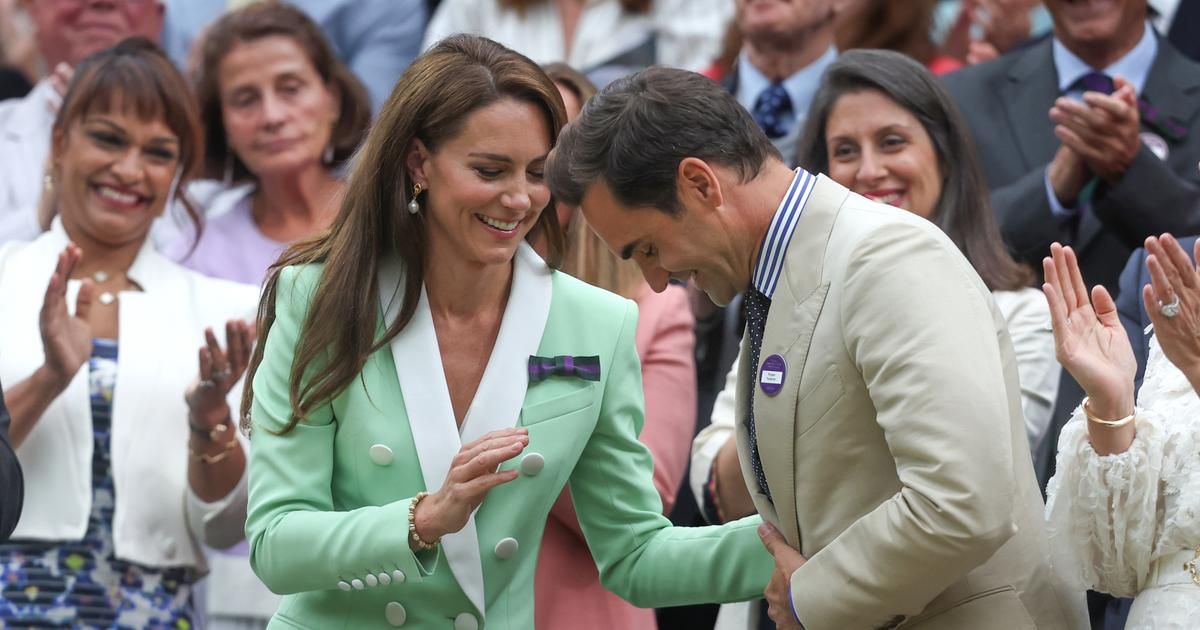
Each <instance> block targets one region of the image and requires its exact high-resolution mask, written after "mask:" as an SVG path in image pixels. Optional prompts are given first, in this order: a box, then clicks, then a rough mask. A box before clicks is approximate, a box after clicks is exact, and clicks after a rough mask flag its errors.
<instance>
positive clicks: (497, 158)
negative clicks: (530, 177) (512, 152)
mask: <svg viewBox="0 0 1200 630" xmlns="http://www.w3.org/2000/svg"><path fill="white" fill-rule="evenodd" d="M467 156H468V157H475V158H483V159H485V160H492V161H494V162H504V163H505V164H512V161H513V159H512V158H510V157H508V156H507V155H500V154H499V153H468V154H467ZM548 157H550V154H549V153H547V154H545V155H540V156H538V157H536V158H534V159H533V160H531V161H530V163H531V164H536V163H538V162H545V161H546V158H548Z"/></svg>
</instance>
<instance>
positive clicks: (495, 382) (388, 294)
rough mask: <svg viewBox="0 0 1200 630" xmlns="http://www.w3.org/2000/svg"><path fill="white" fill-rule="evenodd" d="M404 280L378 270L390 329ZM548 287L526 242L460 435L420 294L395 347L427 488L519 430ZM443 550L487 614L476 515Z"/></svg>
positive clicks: (393, 267) (397, 272) (392, 266)
mask: <svg viewBox="0 0 1200 630" xmlns="http://www.w3.org/2000/svg"><path fill="white" fill-rule="evenodd" d="M402 280H403V270H402V269H401V268H400V264H399V261H397V260H396V259H394V258H393V259H391V260H389V261H387V262H385V263H384V264H383V265H382V266H381V267H380V271H379V294H380V304H382V305H383V306H384V318H385V319H384V321H385V322H387V323H389V324H390V323H391V322H392V321H394V320H395V318H396V315H397V314H398V312H399V310H400V302H401V300H402V299H403V295H402V292H401V288H400V287H401V282H402ZM550 287H551V281H550V270H549V268H548V267H546V264H545V263H544V262H543V261H542V260H541V258H538V256H537V254H535V253H534V252H533V250H532V249H531V248H530V247H529V246H528V245H526V244H524V243H522V244H521V246H520V247H519V248H518V249H517V255H516V257H515V259H514V264H513V283H512V289H511V292H510V294H509V298H508V306H507V307H506V308H505V311H504V318H503V320H502V321H501V324H500V332H499V334H498V335H497V338H496V346H495V348H494V349H493V351H492V356H491V358H490V359H489V360H488V364H487V368H485V370H484V374H483V379H482V380H481V381H480V384H479V389H478V390H477V391H476V393H475V398H474V399H473V400H472V401H471V407H470V409H468V411H467V416H466V419H465V420H464V422H463V430H462V435H461V436H460V435H459V431H458V429H457V426H456V424H455V421H454V409H453V407H452V406H451V404H450V391H449V389H448V388H447V386H446V380H445V370H444V369H443V367H442V359H441V353H440V351H439V349H438V343H437V334H436V331H435V330H434V327H433V315H432V313H431V312H430V310H429V299H428V297H427V296H426V293H425V289H424V288H422V289H421V297H420V300H419V302H418V303H417V309H416V311H415V312H414V313H413V317H412V319H411V320H410V321H409V322H408V325H406V326H405V327H404V329H403V330H401V331H400V334H398V335H396V338H395V339H393V340H392V342H391V347H392V359H393V361H394V362H395V364H396V375H397V377H398V378H399V380H400V390H401V392H402V394H404V406H405V411H406V413H407V415H408V422H409V426H410V427H411V428H412V436H413V442H414V444H415V446H416V448H417V457H418V459H419V460H420V464H421V474H422V476H423V477H424V479H425V488H426V490H428V491H430V492H434V491H436V490H438V489H439V488H441V487H442V484H443V483H445V481H446V475H447V474H448V473H449V472H450V462H451V460H452V459H453V458H454V456H455V455H456V454H457V453H458V450H459V449H460V448H461V447H462V444H463V443H465V442H470V441H472V440H474V439H476V438H477V437H479V436H482V435H483V434H485V433H487V432H489V431H493V430H495V429H500V428H504V427H511V426H515V425H516V423H517V419H518V417H519V416H520V412H521V406H522V404H523V403H524V400H525V389H526V386H527V385H528V381H529V377H528V373H529V372H528V367H527V361H528V359H529V355H531V354H534V353H536V352H537V347H538V345H539V344H540V343H541V338H542V332H543V330H544V329H545V325H546V319H547V317H548V316H549V312H550V292H551V288H550ZM409 394H411V395H409ZM441 544H442V551H443V553H445V555H446V561H447V562H448V563H449V564H450V568H451V570H452V571H453V573H454V577H455V579H457V581H458V583H459V586H460V587H461V588H462V589H463V592H464V593H465V594H466V595H467V598H468V599H470V600H471V603H472V604H474V605H475V608H476V609H477V610H478V611H479V613H480V615H481V616H482V615H485V614H486V611H485V606H484V604H485V598H484V581H483V562H482V559H481V557H480V551H479V537H478V533H477V530H476V527H475V516H474V514H472V515H471V517H470V518H469V519H468V520H467V524H466V526H465V527H463V529H462V530H461V531H459V532H457V533H454V534H448V535H446V536H444V537H442V543H441Z"/></svg>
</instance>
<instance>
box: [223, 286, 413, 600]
mask: <svg viewBox="0 0 1200 630" xmlns="http://www.w3.org/2000/svg"><path fill="white" fill-rule="evenodd" d="M320 271H321V268H320V267H319V266H306V267H300V268H297V267H288V268H285V269H283V270H282V271H281V272H280V277H279V285H278V297H277V298H276V301H275V323H274V324H273V325H272V326H271V329H270V331H268V333H267V336H266V339H265V340H263V341H262V343H264V344H266V345H265V349H264V351H263V358H262V362H261V363H260V364H259V366H258V370H257V372H256V373H255V375H254V404H253V407H252V411H251V418H252V421H253V431H252V432H251V446H252V448H251V452H252V453H253V456H252V457H251V458H250V490H249V491H250V498H249V507H248V516H247V519H246V534H247V537H248V538H249V541H250V564H251V566H252V567H253V568H254V572H255V573H257V574H258V577H259V578H260V579H262V581H263V583H264V584H266V585H267V587H268V588H270V589H271V590H272V591H274V592H275V593H279V594H289V593H298V592H303V591H319V590H327V589H336V588H339V586H340V585H339V582H349V581H351V580H352V579H353V578H354V577H356V576H361V575H365V574H366V573H368V572H369V571H371V570H372V568H374V567H380V566H383V567H386V568H387V569H388V570H389V571H391V570H394V569H400V570H401V571H403V572H404V574H405V575H406V576H407V579H408V581H409V582H412V583H419V582H420V581H421V579H422V577H423V576H426V575H429V574H430V572H431V571H432V567H434V566H436V552H428V553H429V554H434V555H432V558H426V557H424V554H422V560H425V562H418V558H417V556H416V555H415V554H413V552H412V551H411V550H410V548H409V546H408V538H407V537H408V527H407V522H408V505H409V503H410V502H411V499H404V500H401V501H396V502H393V503H390V504H387V505H382V506H368V507H361V508H358V509H354V510H349V511H338V510H337V508H336V506H335V504H334V501H333V496H332V493H331V490H330V479H331V478H332V475H333V460H334V436H335V433H336V430H337V423H336V421H335V420H336V419H335V418H334V416H333V411H332V408H331V406H330V405H329V404H328V403H326V404H324V405H322V406H320V407H318V408H316V409H315V410H313V412H312V413H310V414H309V417H308V418H306V419H304V420H303V421H301V422H300V423H299V424H297V425H296V427H295V428H294V429H293V430H292V431H290V432H288V433H287V434H284V435H279V434H278V433H279V431H280V430H282V429H283V427H284V426H286V425H287V422H288V420H289V418H291V415H292V414H291V404H290V402H289V397H288V382H289V380H290V378H291V370H292V358H293V353H294V351H295V347H296V342H297V340H298V338H299V334H300V329H301V326H302V325H303V323H304V319H305V315H306V313H307V312H308V303H309V300H310V299H311V296H312V293H313V291H314V289H315V287H316V284H317V279H318V277H319V276H320ZM427 567H429V568H427ZM342 588H345V587H344V586H342Z"/></svg>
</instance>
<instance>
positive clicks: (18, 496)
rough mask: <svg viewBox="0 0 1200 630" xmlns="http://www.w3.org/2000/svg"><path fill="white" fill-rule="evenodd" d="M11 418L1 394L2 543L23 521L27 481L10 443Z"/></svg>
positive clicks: (0, 498) (0, 488)
mask: <svg viewBox="0 0 1200 630" xmlns="http://www.w3.org/2000/svg"><path fill="white" fill-rule="evenodd" d="M10 420H11V418H9V415H8V407H7V406H6V405H5V404H4V394H3V393H0V542H3V541H5V540H8V537H9V535H11V534H12V532H13V530H14V529H16V527H17V521H18V520H20V519H21V506H22V504H23V503H24V501H25V481H24V477H22V476H21V463H20V462H18V461H17V454H16V453H14V452H13V449H12V445H10V444H9V443H8V425H9V422H10Z"/></svg>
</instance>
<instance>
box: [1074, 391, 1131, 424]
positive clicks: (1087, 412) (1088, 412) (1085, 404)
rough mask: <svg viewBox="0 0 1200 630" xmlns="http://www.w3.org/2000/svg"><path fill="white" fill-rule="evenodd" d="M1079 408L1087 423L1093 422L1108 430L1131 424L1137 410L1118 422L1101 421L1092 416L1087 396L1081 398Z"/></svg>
mask: <svg viewBox="0 0 1200 630" xmlns="http://www.w3.org/2000/svg"><path fill="white" fill-rule="evenodd" d="M1081 406H1082V407H1083V415H1085V416H1087V419H1088V422H1095V423H1096V424H1098V425H1100V426H1103V427H1108V428H1110V429H1119V428H1121V427H1123V426H1125V425H1127V424H1129V423H1130V422H1133V418H1134V417H1135V416H1136V415H1137V410H1136V409H1135V410H1134V413H1131V414H1129V415H1128V416H1125V417H1124V418H1121V419H1120V420H1101V419H1100V418H1097V417H1096V416H1093V415H1092V410H1091V409H1089V408H1088V398H1087V396H1084V397H1083V404H1082V405H1081Z"/></svg>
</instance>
